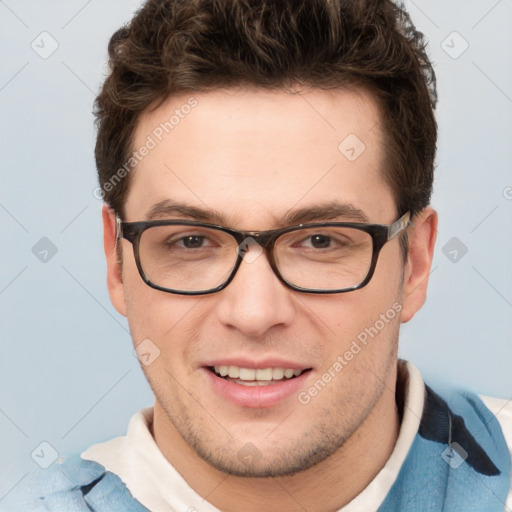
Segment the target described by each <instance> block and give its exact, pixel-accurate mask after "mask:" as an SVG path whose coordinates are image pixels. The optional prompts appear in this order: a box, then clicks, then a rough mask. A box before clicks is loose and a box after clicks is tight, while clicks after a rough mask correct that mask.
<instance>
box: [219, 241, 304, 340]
mask: <svg viewBox="0 0 512 512" xmlns="http://www.w3.org/2000/svg"><path fill="white" fill-rule="evenodd" d="M293 293H294V292H293V291H292V290H290V289H289V288H287V287H286V286H285V285H284V284H283V283H282V282H281V281H280V280H279V278H278V277H277V276H276V275H275V274H274V272H273V270H272V268H271V267H270V263H269V261H268V259H267V258H266V256H265V253H264V252H263V251H262V250H261V248H260V247H259V246H257V245H256V246H251V247H250V248H248V250H247V252H246V253H245V254H244V260H243V261H242V263H241V265H240V268H239V269H238V272H237V273H236V275H235V277H234V278H233V280H232V281H231V283H229V285H228V286H227V287H226V288H224V290H222V291H220V292H219V293H218V297H219V299H220V301H219V303H218V307H217V315H218V319H219V321H220V322H221V323H222V324H223V325H225V326H227V327H230V328H232V329H233V328H234V329H237V330H238V331H239V332H241V333H242V334H243V335H244V336H246V337H252V338H257V337H262V336H263V335H265V334H267V333H268V331H269V330H271V329H272V328H275V327H277V326H280V327H285V326H288V325H290V324H291V323H292V321H293V318H294V315H295V313H296V308H295V305H294V302H293V298H292V294H293Z"/></svg>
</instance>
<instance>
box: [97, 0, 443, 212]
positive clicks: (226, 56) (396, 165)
mask: <svg viewBox="0 0 512 512" xmlns="http://www.w3.org/2000/svg"><path fill="white" fill-rule="evenodd" d="M425 46H426V45H425V41H424V37H423V34H421V33H420V32H418V31H417V30H416V29H415V27H414V25H413V23H412V21H411V19H410V16H409V15H408V13H407V12H406V11H405V8H404V6H403V5H402V4H396V3H394V2H393V1H391V0H300V1H299V0H148V1H147V2H146V3H145V4H144V5H143V6H142V8H141V9H140V10H139V11H138V12H137V13H136V15H135V16H134V18H133V19H132V20H131V22H130V23H129V24H128V25H126V26H124V27H122V28H120V29H119V30H118V31H117V32H115V33H114V35H113V36H112V38H111V39H110V43H109V48H108V51H109V65H110V74H109V75H108V77H107V78H106V80H105V82H104V84H103V87H102V89H101V91H100V94H99V95H98V97H97V99H96V103H95V115H96V123H97V128H98V132H97V141H96V149H95V157H96V165H97V169H98V175H99V182H100V187H101V190H102V195H103V198H104V200H105V202H106V203H107V204H108V205H110V207H111V208H113V209H114V210H115V211H117V212H118V213H119V214H120V215H121V216H123V213H124V211H123V207H124V203H125V200H126V195H127V192H128V188H129V183H130V179H129V178H130V174H129V173H128V172H126V170H125V171H124V172H122V173H118V174H117V176H115V175H116V172H118V171H120V170H122V168H123V165H124V164H125V162H127V161H128V160H129V159H130V155H131V152H132V151H133V147H132V146H133V139H134V132H135V129H136V126H137V122H138V120H139V118H140V116H141V115H142V114H143V113H144V112H145V111H148V110H151V109H154V108H157V107H158V106H159V105H160V104H162V103H163V102H164V101H165V100H166V99H167V98H169V97H170V96H171V95H175V94H179V93H184V92H188V91H189V92H192V93H193V92H204V91H209V90H213V89H218V88H227V87H244V86H247V87H259V88H263V89H283V90H289V91H292V90H296V89H297V86H299V87H301V88H319V89H324V90H329V89H340V88H347V87H355V88H357V87H360V88H365V89H366V90H368V91H370V93H372V95H373V97H374V98H375V99H376V101H377V102H378V104H379V106H380V110H381V114H382V122H383V132H384V138H385V140H384V148H385V151H386V158H385V165H384V169H383V175H384V178H385V180H386V182H387V183H388V184H389V186H390V188H391V190H392V191H393V193H394V197H395V201H396V205H397V209H398V211H399V212H400V213H405V212H406V211H411V212H412V213H413V214H414V213H418V212H419V211H421V210H422V209H423V208H424V207H425V206H427V205H428V204H429V202H430V196H431V193H432V186H433V175H434V159H435V153H436V139H437V124H436V120H435V116H434V110H435V106H436V102H437V93H436V82H435V74H434V70H433V67H432V64H431V63H430V61H429V58H428V57H427V54H426V50H425ZM124 169H126V166H125V167H124ZM119 176H121V177H122V178H123V179H117V180H116V181H115V183H114V184H115V186H113V180H112V178H113V177H114V178H116V177H117V178H119Z"/></svg>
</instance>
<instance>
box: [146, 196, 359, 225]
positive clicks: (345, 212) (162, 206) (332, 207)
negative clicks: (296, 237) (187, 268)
mask: <svg viewBox="0 0 512 512" xmlns="http://www.w3.org/2000/svg"><path fill="white" fill-rule="evenodd" d="M170 217H175V218H176V217H178V218H183V219H187V220H195V221H198V222H205V223H209V224H220V225H223V226H226V225H229V224H230V222H228V220H227V218H226V217H225V216H224V215H222V214H221V213H220V212H218V211H216V210H214V209H212V208H198V207H196V206H191V205H187V204H185V203H180V202H175V201H171V200H169V199H166V200H164V201H161V202H159V203H157V204H155V205H154V206H152V207H151V208H150V209H149V211H148V212H147V214H146V218H147V219H148V220H153V219H165V218H170ZM337 220H339V221H351V222H361V223H368V222H369V220H368V216H367V215H366V214H365V213H364V211H363V210H361V209H360V208H357V207H356V206H354V205H352V204H344V203H338V202H336V201H331V202H329V203H325V204H320V205H314V206H309V207H304V208H300V209H298V210H289V211H288V212H286V213H285V215H284V216H283V218H282V219H280V220H279V221H278V224H279V227H286V226H294V225H298V224H309V223H313V222H322V221H337Z"/></svg>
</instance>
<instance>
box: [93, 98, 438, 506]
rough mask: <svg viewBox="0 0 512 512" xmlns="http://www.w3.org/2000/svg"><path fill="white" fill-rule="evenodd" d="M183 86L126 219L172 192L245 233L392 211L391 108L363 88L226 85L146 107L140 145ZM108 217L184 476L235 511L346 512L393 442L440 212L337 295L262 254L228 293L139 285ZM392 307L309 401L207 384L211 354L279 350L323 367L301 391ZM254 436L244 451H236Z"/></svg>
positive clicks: (127, 247) (108, 236) (128, 305)
mask: <svg viewBox="0 0 512 512" xmlns="http://www.w3.org/2000/svg"><path fill="white" fill-rule="evenodd" d="M190 96H193V97H194V98H195V99H196V100H197V106H196V107H195V108H194V109H193V110H192V111H191V112H190V113H189V114H188V115H187V116H185V117H184V118H183V119H180V122H179V124H177V125H176V126H175V127H174V129H173V130H172V132H170V133H169V134H166V135H165V137H163V138H162V141H161V142H159V143H158V145H157V146H156V147H155V148H153V149H152V150H151V151H150V152H149V154H148V155H147V156H146V157H145V158H144V159H143V160H142V161H141V162H140V163H139V164H138V166H137V168H136V170H135V171H134V173H133V175H132V176H131V179H132V183H131V186H130V191H129V194H128V198H127V202H126V218H125V219H124V220H126V221H138V220H144V219H147V218H148V212H149V210H150V209H151V208H152V207H153V206H154V205H155V204H157V203H159V202H161V201H164V200H172V201H179V202H180V203H185V204H187V205H190V206H194V207H197V208H201V209H204V210H215V211H216V212H218V214H220V215H221V216H222V217H223V218H222V219H220V220H222V221H223V222H222V224H223V225H225V226H228V227H232V228H235V229H241V230H266V229H274V228H277V227H281V225H282V218H283V217H284V215H285V214H287V213H289V212H290V211H295V210H298V209H301V208H310V207H315V206H322V205H325V204H327V203H330V202H334V201H336V202H338V203H342V204H351V205H353V206H355V207H357V208H359V209H360V210H362V211H363V212H364V213H365V215H366V216H367V218H368V221H369V222H371V223H379V224H390V223H391V222H393V221H395V220H396V219H397V218H398V212H397V210H396V206H395V201H394V198H393V194H392V191H391V190H390V188H389V187H388V186H387V184H386V183H385V182H384V180H383V178H382V161H383V152H382V146H381V139H382V134H381V131H380V122H379V118H380V114H379V110H378V108H377V106H376V103H375V102H374V101H373V99H372V97H371V96H370V95H369V94H367V93H365V92H363V91H347V90H338V91H330V92H327V91H320V90H311V91H308V92H304V93H302V94H300V95H299V94H290V93H287V92H284V91H274V92H269V91H261V90H218V91H214V92H208V93H198V94H193V95H183V96H177V97H173V98H171V99H169V100H167V101H166V102H165V103H164V104H163V105H161V106H159V107H158V108H157V109H155V110H153V111H152V112H148V113H146V114H145V115H144V116H143V117H142V119H141V121H140V123H139V125H138V129H137V132H136V137H135V141H134V147H135V148H138V147H140V146H141V145H142V144H144V141H145V140H146V138H147V136H148V135H150V134H151V133H152V132H153V130H154V129H155V127H157V126H158V125H159V124H160V123H161V122H164V121H165V120H168V119H169V117H170V116H171V115H172V114H173V112H174V111H175V109H179V108H180V107H181V106H182V105H183V104H185V103H186V102H187V101H188V100H189V98H190ZM349 134H355V135H356V136H357V137H358V138H359V139H360V140H361V141H363V143H364V145H365V147H366V149H365V151H364V152H363V153H362V154H361V155H360V156H359V158H357V159H356V160H355V161H349V160H348V159H347V158H346V157H345V156H344V155H343V154H342V153H341V152H340V151H339V150H338V146H339V144H340V142H342V141H343V140H344V139H345V138H346V137H347V136H348V135H349ZM159 218H181V217H180V216H177V215H176V214H174V215H170V216H169V215H163V216H161V217H159ZM103 219H104V233H105V252H106V257H107V265H108V288H109V292H110V297H111V300H112V303H113V304H114V306H115V307H116V309H117V310H118V311H119V313H121V314H122V315H125V316H127V318H128V321H129V324H130V330H131V334H132V338H133V342H134V345H135V346H137V345H138V344H139V343H140V342H141V341H142V340H144V339H146V338H149V339H150V340H151V341H152V342H153V343H154V344H155V345H156V346H157V347H158V348H159V350H160V356H159V357H158V358H157V359H156V360H155V362H154V363H153V364H151V365H150V366H143V370H144V372H145V374H146V376H147V378H148V380H149V382H150V384H151V387H152V389H153V391H154V393H155V398H156V401H155V415H154V424H153V435H154V437H155V440H156V443H157V444H158V446H159V448H160V450H161V451H162V453H163V454H164V456H165V457H166V458H167V459H168V460H169V461H170V462H171V463H172V464H173V465H174V467H175V468H176V469H177V470H178V471H179V472H180V473H181V474H182V476H183V477H184V478H185V479H186V480H187V482H188V483H189V485H190V486H191V487H192V488H193V489H195V490H196V492H198V493H199V494H200V495H202V496H203V497H205V498H206V499H207V500H208V501H209V502H210V503H212V504H213V505H214V506H216V507H218V508H219V509H221V510H224V511H238V510H244V511H248V512H251V511H261V510H266V511H269V512H272V511H279V512H281V511H282V510H288V511H295V510H304V509H307V510H308V511H326V510H336V509H338V508H340V507H341V506H343V505H344V504H346V503H348V502H349V501H350V500H351V499H352V498H354V497H355V496H356V495H357V494H358V493H360V492H361V490H363V489H364V488H365V487H366V486H367V485H368V483H369V482H370V481H371V480H372V479H373V478H374V477H375V475H376V474H377V473H378V472H379V470H380V469H381V468H382V467H383V465H384V464H385V462H386V461H387V459H388V457H389V455H390V453H391V451H392V450H393V447H394V444H395V441H396V438H397V435H398V430H399V417H398V413H397V409H396V404H395V382H396V360H397V348H398V331H399V326H400V322H407V321H409V320H410V319H411V318H412V317H413V315H414V314H415V313H416V311H418V309H419V308H420V307H421V306H422V304H423V303H424V300H425V297H426V288H427V283H428V276H429V271H430V266H431V261H432V253H433V248H434V243H435V236H436V226H437V215H436V213H435V211H434V210H432V209H431V208H427V209H425V210H424V211H423V212H421V214H420V215H418V216H416V217H415V218H414V219H413V223H414V227H409V228H408V234H409V240H410V252H409V255H408V259H407V262H406V264H405V265H404V264H403V261H402V256H401V253H400V248H399V241H398V239H395V240H393V241H391V242H389V243H388V244H386V245H385V246H384V248H383V250H382V252H381V254H380V257H379V262H378V264H377V268H376V272H375V275H374V276H373V278H372V280H371V281H370V283H369V284H368V285H367V286H366V287H364V288H363V289H361V290H357V291H354V292H350V293H344V294H333V295H312V294H305V293H299V292H296V291H293V290H290V289H288V288H287V287H285V286H284V285H283V284H282V283H281V282H280V281H279V280H278V279H277V277H276V276H275V275H274V274H273V272H272V270H271V268H270V266H269V264H268V261H267V259H266V258H265V256H264V255H262V256H260V257H258V258H257V259H256V260H255V261H253V262H252V263H246V262H243V263H242V265H241V267H240V269H239V271H238V273H237V275H236V276H235V278H234V280H233V281H232V282H231V284H230V285H229V286H228V287H227V288H226V289H224V290H223V291H221V292H219V293H215V294H212V295H204V296H198V297H186V296H180V295H173V294H169V293H164V292H161V291H157V290H154V289H151V288H150V287H148V286H147V285H146V284H144V282H143V281H142V280H141V278H140V276H139V274H138V271H137V269H136V267H135V263H134V257H133V250H132V247H131V244H130V243H129V242H127V241H126V240H122V241H121V242H120V243H121V248H122V270H121V268H120V266H119V264H118V262H117V256H116V250H115V222H114V216H113V213H112V211H110V210H109V209H108V208H107V207H105V208H104V211H103ZM316 220H317V221H319V222H320V221H322V220H325V219H322V218H320V219H316ZM329 220H332V219H329ZM336 220H340V221H352V220H357V219H352V218H348V217H343V218H339V219H336ZM214 222H215V223H217V222H219V220H218V219H214ZM397 303H398V304H400V305H401V313H400V314H399V315H397V316H396V317H395V318H394V319H393V320H391V321H389V323H387V324H386V325H385V327H384V328H383V329H382V330H380V331H379V334H378V335H377V336H375V338H373V339H372V340H371V341H370V342H369V343H368V344H367V345H366V346H365V347H364V348H363V349H362V350H361V351H360V352H359V353H358V354H357V355H355V356H354V358H353V359H352V360H351V361H350V362H349V363H348V364H347V365H346V366H344V367H343V369H342V370H341V371H340V372H338V373H337V374H336V377H335V378H333V379H332V380H331V382H329V383H328V385H326V386H325V388H324V389H322V390H321V391H320V392H319V393H318V394H317V395H316V396H315V397H314V398H313V399H311V401H310V402H309V403H308V404H302V403H300V402H299V401H298V399H297V396H296V395H295V394H294V395H293V396H292V397H290V398H287V399H286V400H284V401H282V402H280V403H278V404H277V405H275V406H272V407H264V408H249V407H241V406H238V405H234V404H233V403H231V402H229V401H227V400H225V399H224V398H223V397H221V396H220V395H219V394H217V393H216V392H215V391H214V389H213V388H212V386H211V385H210V383H209V380H208V378H207V377H206V373H205V372H206V371H207V370H205V368H204V365H205V363H206V362H207V361H209V360H210V361H211V360H212V359H222V358H228V357H240V358H244V359H251V360H261V359H263V358H264V357H276V358H283V359H285V360H287V361H293V362H294V363H297V365H298V366H302V367H304V368H312V370H311V371H310V372H309V373H308V375H307V378H306V379H305V381H304V384H303V387H302V388H301V391H304V390H306V391H307V389H308V388H309V387H311V386H312V385H313V383H314V382H315V381H317V380H318V379H319V378H321V376H322V374H324V373H325V372H326V371H327V370H328V369H329V368H330V367H332V365H333V364H334V362H335V361H336V360H337V357H338V356H339V355H343V354H344V353H345V352H346V351H347V350H348V349H349V348H350V346H351V343H352V342H353V340H355V339H356V338H357V336H358V334H359V333H361V332H362V331H364V330H365V328H368V327H370V326H374V325H375V323H376V321H377V320H378V319H379V318H380V315H381V314H385V313H386V312H387V311H388V310H390V309H392V307H393V304H397ZM247 446H250V447H251V448H250V449H251V450H253V452H252V453H253V457H252V458H250V459H249V461H248V460H247V459H243V458H242V457H241V456H240V454H241V453H244V451H243V450H247V449H248V448H247ZM244 447H245V448H244ZM240 450H242V452H240Z"/></svg>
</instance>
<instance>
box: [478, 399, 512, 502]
mask: <svg viewBox="0 0 512 512" xmlns="http://www.w3.org/2000/svg"><path fill="white" fill-rule="evenodd" d="M480 398H481V400H482V402H483V403H484V404H485V406H486V407H487V409H489V411H491V413H492V414H493V415H494V417H495V418H496V420H497V421H498V423H499V425H500V427H501V431H502V432H503V437H504V438H505V442H506V443H507V446H508V451H509V452H510V460H511V461H512V400H506V399H504V398H495V397H492V396H485V395H480ZM505 505H506V507H507V508H506V510H512V472H511V474H510V491H509V493H508V496H507V500H506V502H505Z"/></svg>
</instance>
